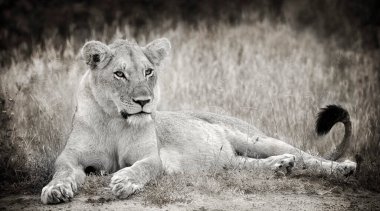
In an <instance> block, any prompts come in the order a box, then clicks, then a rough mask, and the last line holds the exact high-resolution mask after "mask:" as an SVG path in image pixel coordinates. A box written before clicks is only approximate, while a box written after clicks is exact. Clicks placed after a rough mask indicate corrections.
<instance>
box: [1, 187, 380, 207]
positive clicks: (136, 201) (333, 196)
mask: <svg viewBox="0 0 380 211" xmlns="http://www.w3.org/2000/svg"><path fill="white" fill-rule="evenodd" d="M168 191H170V190H168ZM0 210H380V194H374V193H371V192H366V191H364V192H360V193H356V194H352V193H349V194H347V193H319V194H318V193H316V194H305V193H294V192H293V193H292V192H286V191H285V192H284V191H282V192H281V193H269V192H268V193H260V194H237V193H231V192H223V193H220V194H217V195H216V194H202V193H194V194H193V195H192V196H191V199H189V200H185V201H182V202H175V203H171V204H167V205H164V206H161V207H160V206H157V205H152V204H147V203H146V202H145V201H144V200H142V198H141V197H139V196H136V197H132V198H131V199H126V200H118V199H115V198H114V197H112V196H106V197H99V196H88V195H86V196H85V195H78V196H77V197H75V199H73V200H72V201H71V202H70V203H65V204H58V205H43V204H41V202H40V199H39V196H37V195H13V196H7V197H4V198H1V199H0Z"/></svg>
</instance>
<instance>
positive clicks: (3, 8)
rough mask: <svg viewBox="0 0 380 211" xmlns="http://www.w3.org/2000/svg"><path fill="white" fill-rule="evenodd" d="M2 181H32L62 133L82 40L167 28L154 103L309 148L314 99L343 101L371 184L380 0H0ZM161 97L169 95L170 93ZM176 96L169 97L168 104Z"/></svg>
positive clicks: (332, 139)
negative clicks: (166, 55)
mask: <svg viewBox="0 0 380 211" xmlns="http://www.w3.org/2000/svg"><path fill="white" fill-rule="evenodd" d="M0 23H1V28H0V65H1V69H0V76H1V78H0V111H1V113H0V121H1V122H0V124H1V125H0V135H1V136H0V138H1V143H0V144H1V145H0V147H1V148H0V157H1V163H0V167H1V170H0V183H1V184H0V186H1V188H2V190H6V191H5V192H6V193H9V192H25V191H26V192H39V190H40V188H41V187H42V186H43V185H45V184H46V181H48V180H49V178H50V177H51V172H52V164H53V162H54V160H55V158H56V156H57V155H58V154H59V152H60V151H61V149H62V147H63V146H64V144H65V141H66V138H67V135H68V133H69V131H70V121H71V117H72V114H73V112H74V108H75V98H74V97H73V96H74V93H75V89H76V87H77V84H78V82H79V80H80V76H81V75H82V74H83V73H84V71H85V70H86V67H85V65H84V64H83V63H84V62H83V61H82V60H81V58H80V55H79V50H80V48H81V47H82V46H83V44H84V43H85V42H86V41H88V40H91V39H97V40H100V41H103V42H106V43H109V42H112V40H114V39H117V38H123V39H128V40H135V41H137V42H138V43H139V44H141V45H144V44H146V43H148V42H149V41H151V40H153V39H156V38H159V37H168V38H169V39H170V40H171V42H172V47H173V52H172V56H171V59H170V61H169V64H168V67H167V68H166V70H165V71H163V72H162V78H161V81H160V83H161V87H162V95H163V96H162V102H161V105H160V109H161V110H182V109H191V110H207V111H212V112H217V113H222V114H227V115H232V116H235V117H239V118H241V119H244V120H245V121H248V122H250V123H252V124H254V125H256V126H257V127H258V128H260V129H262V130H263V131H264V132H266V133H267V134H268V135H271V136H273V137H276V138H281V139H283V140H285V141H288V142H289V143H291V144H294V145H296V146H297V147H300V148H302V149H304V150H308V151H310V152H311V153H313V154H316V155H320V154H323V153H325V152H327V151H329V150H330V149H331V148H333V147H334V146H335V145H336V144H337V143H338V142H339V141H340V139H341V138H342V134H343V130H342V127H339V126H337V127H338V128H337V129H336V130H334V131H333V133H332V134H331V135H328V136H327V137H325V138H321V140H316V139H317V137H315V134H314V131H313V128H314V119H315V114H316V113H317V111H318V108H320V107H322V106H324V105H326V104H328V103H337V104H341V105H343V107H345V108H347V109H348V110H349V112H350V114H351V118H352V121H353V126H354V130H353V131H354V135H353V144H352V146H351V147H350V150H349V152H348V153H347V155H346V156H347V157H348V158H350V159H353V160H355V159H356V161H358V162H359V163H360V164H361V165H360V166H361V167H360V171H359V172H358V174H357V175H356V179H357V180H358V183H359V184H360V185H361V186H363V187H366V188H369V189H371V190H375V191H380V182H379V180H378V177H379V176H380V162H379V161H378V158H379V155H380V153H379V152H380V150H379V142H380V128H379V125H380V121H379V119H380V106H379V105H380V104H379V96H380V95H379V94H380V91H379V90H380V82H379V81H380V80H379V79H380V76H379V74H380V72H379V71H380V56H379V48H380V1H376V0H362V1H354V0H353V1H346V0H319V1H314V0H310V1H304V0H265V1H264V0H236V1H218V0H205V1H197V0H186V1H185V0H156V1H154V0H140V1H137V0H133V1H110V0H103V1H97V0H94V1H74V0H67V1H58V0H50V1H37V0H17V1H7V0H0ZM169 102H171V103H169ZM172 102H176V103H172Z"/></svg>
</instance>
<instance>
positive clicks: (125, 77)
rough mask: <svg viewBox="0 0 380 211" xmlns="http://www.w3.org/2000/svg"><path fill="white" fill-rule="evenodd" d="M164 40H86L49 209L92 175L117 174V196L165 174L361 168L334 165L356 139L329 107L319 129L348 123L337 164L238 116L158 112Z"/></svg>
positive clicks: (47, 198) (48, 193)
mask: <svg viewBox="0 0 380 211" xmlns="http://www.w3.org/2000/svg"><path fill="white" fill-rule="evenodd" d="M170 48H171V47H170V42H169V40H167V39H165V38H163V39H158V40H155V41H153V42H151V43H149V44H148V45H147V46H145V47H140V46H138V45H137V44H135V43H131V42H128V41H126V40H117V41H115V42H114V43H112V44H110V45H106V44H103V43H101V42H99V41H90V42H87V43H86V44H85V45H84V46H83V49H82V55H83V58H84V60H85V61H86V63H87V65H88V67H89V70H88V71H87V72H86V73H85V74H84V76H83V78H82V80H81V82H80V86H79V89H78V92H77V110H76V113H75V116H74V119H73V128H72V131H71V134H70V137H69V139H68V140H67V144H66V146H65V149H64V150H63V152H62V153H61V154H60V156H59V157H58V158H57V160H56V163H55V174H54V177H53V180H52V181H51V182H50V183H49V184H48V185H46V186H45V187H44V188H43V189H42V193H41V200H42V202H43V203H44V204H50V203H60V202H67V201H69V200H70V199H71V198H73V196H74V194H75V193H76V192H77V191H78V188H79V187H80V186H81V185H82V184H83V182H84V180H85V176H86V174H85V170H87V169H96V170H98V171H100V170H102V171H106V172H110V173H113V177H112V179H111V183H110V187H111V189H112V192H113V193H114V194H115V195H116V196H118V197H120V198H126V197H128V196H129V195H131V194H133V193H134V192H136V191H137V190H140V189H142V188H143V187H144V185H145V184H146V183H147V182H149V181H150V180H152V179H153V178H156V177H157V176H158V175H160V174H161V173H162V172H166V173H178V172H197V171H199V169H205V168H221V167H224V166H232V167H234V168H235V167H241V168H255V169H269V170H273V171H283V172H288V171H290V170H291V168H292V167H293V166H294V164H295V162H296V161H297V160H302V161H303V163H304V165H305V167H312V166H313V167H315V168H318V169H319V170H321V172H328V173H331V174H338V175H349V174H350V173H352V172H353V171H355V168H356V163H354V162H351V161H345V162H341V163H338V162H334V161H330V160H336V159H337V158H339V157H340V156H341V155H342V153H343V152H344V150H345V148H347V145H348V143H349V140H350V135H351V122H350V118H349V115H348V112H347V111H346V110H344V109H342V108H341V107H339V106H328V107H327V108H325V109H324V110H322V112H321V113H320V114H319V118H318V120H317V132H318V133H319V134H324V133H327V132H329V130H330V129H331V128H332V126H333V125H334V124H335V123H337V122H342V123H344V125H345V136H344V138H343V141H342V143H341V144H340V145H339V146H338V147H337V149H336V151H334V152H333V153H332V154H331V155H330V156H329V159H330V160H326V159H324V158H320V157H315V156H312V155H310V154H307V153H306V152H303V151H301V150H299V149H297V148H295V147H293V146H291V145H289V144H287V143H285V142H283V141H280V140H277V139H274V138H270V137H268V136H266V135H265V134H263V133H262V132H260V131H259V130H258V129H256V128H255V127H253V126H251V125H249V124H248V123H245V122H243V121H241V120H239V119H235V118H232V117H226V116H221V115H217V114H213V113H206V112H163V111H156V107H157V104H158V102H159V97H160V94H159V87H158V86H157V78H158V76H159V74H160V71H159V70H160V69H161V68H160V67H161V66H162V65H161V63H162V61H163V59H164V58H165V57H166V56H168V54H169V51H170Z"/></svg>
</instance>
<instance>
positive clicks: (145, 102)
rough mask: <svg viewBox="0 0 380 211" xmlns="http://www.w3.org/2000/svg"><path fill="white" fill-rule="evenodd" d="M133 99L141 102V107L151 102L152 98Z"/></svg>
mask: <svg viewBox="0 0 380 211" xmlns="http://www.w3.org/2000/svg"><path fill="white" fill-rule="evenodd" d="M132 100H133V102H134V103H137V104H139V105H140V106H141V107H144V105H146V104H148V103H149V102H150V98H134V99H132Z"/></svg>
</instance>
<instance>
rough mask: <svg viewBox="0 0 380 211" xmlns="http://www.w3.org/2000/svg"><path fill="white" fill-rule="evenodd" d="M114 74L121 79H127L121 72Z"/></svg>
mask: <svg viewBox="0 0 380 211" xmlns="http://www.w3.org/2000/svg"><path fill="white" fill-rule="evenodd" d="M114 74H115V75H116V76H117V77H119V78H125V75H124V73H123V72H121V71H116V72H114Z"/></svg>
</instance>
